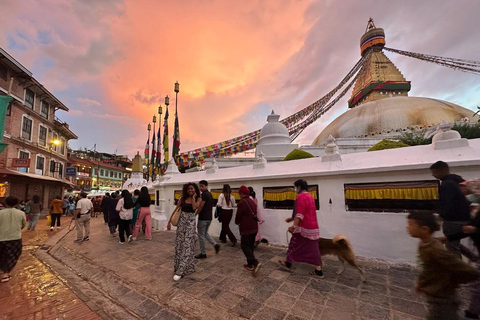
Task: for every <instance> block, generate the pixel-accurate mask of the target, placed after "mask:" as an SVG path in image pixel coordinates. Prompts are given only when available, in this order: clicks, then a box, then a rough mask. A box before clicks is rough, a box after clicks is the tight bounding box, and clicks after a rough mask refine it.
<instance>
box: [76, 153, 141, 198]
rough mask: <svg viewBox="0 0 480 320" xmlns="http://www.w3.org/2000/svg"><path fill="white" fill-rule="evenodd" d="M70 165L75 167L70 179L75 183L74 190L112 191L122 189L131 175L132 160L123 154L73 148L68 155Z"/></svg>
mask: <svg viewBox="0 0 480 320" xmlns="http://www.w3.org/2000/svg"><path fill="white" fill-rule="evenodd" d="M68 167H69V168H75V170H73V171H71V172H72V175H70V176H69V180H70V181H71V182H72V183H73V184H74V190H76V191H86V192H89V191H93V190H97V191H111V190H118V189H121V188H122V185H123V183H124V182H125V181H127V179H128V178H129V177H130V175H131V172H132V161H131V160H130V159H129V158H128V157H127V156H123V155H112V154H109V153H102V152H96V151H92V150H72V151H70V153H69V157H68ZM69 171H70V170H69ZM73 174H74V175H73ZM97 182H98V183H97Z"/></svg>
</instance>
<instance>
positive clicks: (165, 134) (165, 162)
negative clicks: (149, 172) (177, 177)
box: [163, 95, 170, 170]
mask: <svg viewBox="0 0 480 320" xmlns="http://www.w3.org/2000/svg"><path fill="white" fill-rule="evenodd" d="M169 105H170V98H169V97H168V95H167V96H166V97H165V106H166V111H165V119H164V121H165V123H164V124H163V126H164V127H165V129H166V130H164V131H163V170H167V166H168V154H167V152H168V150H167V149H168V147H169V145H168V106H169ZM165 139H167V140H166V141H165Z"/></svg>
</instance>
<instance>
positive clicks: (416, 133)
mask: <svg viewBox="0 0 480 320" xmlns="http://www.w3.org/2000/svg"><path fill="white" fill-rule="evenodd" d="M426 131H427V130H425V129H423V130H409V131H405V132H402V134H401V135H400V137H398V140H399V141H400V142H403V143H405V144H408V145H409V146H419V145H425V144H431V143H432V138H431V137H430V138H425V132H426Z"/></svg>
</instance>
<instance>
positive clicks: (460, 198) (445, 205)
mask: <svg viewBox="0 0 480 320" xmlns="http://www.w3.org/2000/svg"><path fill="white" fill-rule="evenodd" d="M430 171H431V172H432V176H434V177H435V178H437V179H439V180H440V187H439V188H438V196H439V203H438V214H439V215H440V217H441V218H442V219H443V224H442V229H443V234H444V235H445V236H446V237H447V245H446V247H447V249H449V250H451V251H452V252H454V253H455V254H456V255H457V256H458V257H461V253H460V240H457V239H455V240H453V239H449V237H450V236H452V235H456V234H459V233H463V231H462V229H463V226H464V225H466V224H467V223H468V222H469V221H470V206H469V203H468V201H467V199H466V198H465V195H464V194H463V192H462V190H461V189H460V186H459V183H461V182H463V181H465V180H464V179H463V178H462V177H460V176H459V175H456V174H451V173H450V168H449V167H448V164H447V163H445V162H443V161H437V162H435V163H434V164H432V165H431V166H430Z"/></svg>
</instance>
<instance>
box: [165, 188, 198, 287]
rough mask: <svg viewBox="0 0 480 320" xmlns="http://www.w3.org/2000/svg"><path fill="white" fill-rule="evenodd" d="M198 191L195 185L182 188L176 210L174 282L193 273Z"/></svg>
mask: <svg viewBox="0 0 480 320" xmlns="http://www.w3.org/2000/svg"><path fill="white" fill-rule="evenodd" d="M201 201H202V199H201V198H200V189H199V188H198V186H197V185H196V184H195V183H192V182H190V183H187V184H185V185H184V186H183V189H182V197H181V198H180V200H179V201H178V204H177V208H176V210H180V209H181V213H180V218H179V219H178V223H177V232H176V234H175V258H174V261H173V271H174V272H175V275H174V276H173V280H174V281H178V280H180V279H181V278H182V277H184V276H186V275H189V274H191V273H193V272H195V258H194V255H195V241H196V238H197V237H196V234H195V220H196V216H195V212H196V211H197V209H198V208H199V207H200V203H201ZM172 217H173V213H172V214H171V215H170V219H169V220H168V224H167V230H170V229H171V226H172Z"/></svg>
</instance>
